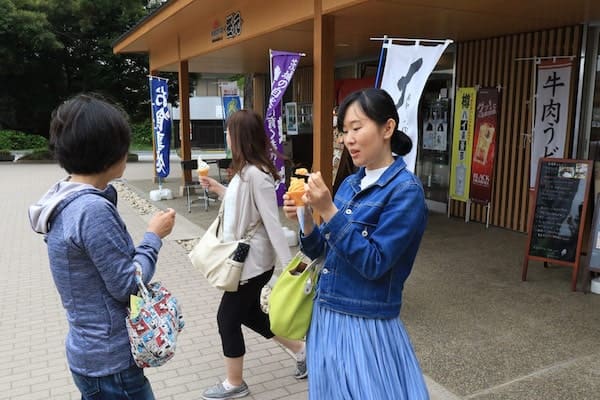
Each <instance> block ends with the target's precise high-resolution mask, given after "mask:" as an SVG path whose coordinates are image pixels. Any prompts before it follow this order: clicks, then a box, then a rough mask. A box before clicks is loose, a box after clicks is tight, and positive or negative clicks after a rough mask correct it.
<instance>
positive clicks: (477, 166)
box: [469, 88, 499, 204]
mask: <svg viewBox="0 0 600 400" xmlns="http://www.w3.org/2000/svg"><path fill="white" fill-rule="evenodd" d="M498 105H499V104H498V89H496V88H480V89H479V90H478V91H477V106H476V114H475V130H474V135H473V149H474V150H473V160H472V163H471V188H470V192H469V193H470V198H471V200H472V201H474V202H477V203H483V204H488V203H489V202H490V201H491V198H492V183H493V179H494V159H495V157H496V135H497V132H498V116H499V115H498Z"/></svg>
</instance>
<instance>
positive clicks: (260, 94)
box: [252, 75, 266, 118]
mask: <svg viewBox="0 0 600 400" xmlns="http://www.w3.org/2000/svg"><path fill="white" fill-rule="evenodd" d="M252 90H253V92H254V94H253V97H254V107H253V108H254V112H256V113H257V114H258V115H260V116H261V117H263V118H264V117H265V110H266V105H265V75H254V77H253V78H252Z"/></svg>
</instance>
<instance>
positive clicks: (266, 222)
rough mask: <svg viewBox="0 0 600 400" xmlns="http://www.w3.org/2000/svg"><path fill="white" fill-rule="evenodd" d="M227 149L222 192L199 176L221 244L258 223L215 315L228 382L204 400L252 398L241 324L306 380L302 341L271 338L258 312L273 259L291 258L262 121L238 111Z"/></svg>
mask: <svg viewBox="0 0 600 400" xmlns="http://www.w3.org/2000/svg"><path fill="white" fill-rule="evenodd" d="M227 146H228V147H229V148H230V149H231V152H232V164H231V168H232V169H233V178H232V179H231V181H230V182H229V186H228V187H225V186H223V185H221V184H220V183H219V182H217V181H216V180H214V179H212V178H209V177H200V182H201V183H202V186H203V187H204V188H206V189H208V190H209V191H211V192H213V193H216V194H218V195H219V197H220V198H221V199H222V200H223V204H224V213H223V240H224V241H230V240H238V239H240V238H241V237H243V235H244V233H245V232H246V230H247V229H248V227H249V226H252V225H253V224H255V223H257V222H258V221H261V224H260V226H259V227H258V230H257V231H256V233H255V234H254V236H252V239H251V240H250V251H249V253H248V257H247V258H246V261H245V263H244V269H243V271H242V277H241V280H240V286H239V288H238V291H237V292H224V293H223V297H222V298H221V304H220V305H219V311H218V313H217V322H218V326H219V334H220V336H221V343H222V346H223V353H224V355H225V368H226V373H227V378H226V379H225V381H223V382H221V383H219V384H217V385H215V386H213V387H210V388H208V389H206V390H205V391H204V393H203V394H202V397H203V398H204V399H207V400H208V399H229V398H239V397H244V396H246V395H248V394H249V393H250V391H249V389H248V385H246V383H245V382H244V380H243V377H242V375H243V368H244V354H245V352H246V349H245V345H244V337H243V335H242V329H241V326H242V324H243V325H245V326H247V327H248V328H250V329H252V330H253V331H255V332H257V333H258V334H260V335H262V336H263V337H265V338H267V339H270V338H273V339H275V340H276V341H278V342H279V343H281V344H283V345H284V346H285V347H287V348H288V349H290V350H291V351H293V352H294V353H295V354H296V372H295V377H296V378H297V379H302V378H305V377H306V375H307V373H306V363H305V351H304V342H302V341H297V340H288V339H284V338H280V337H277V336H274V334H273V333H272V332H271V329H270V324H269V316H268V315H267V314H265V313H263V312H262V310H261V308H260V291H261V289H262V287H263V286H264V285H265V284H266V283H267V282H268V281H269V279H271V276H272V275H273V270H274V267H275V258H276V257H277V258H278V259H279V261H280V262H281V263H282V265H286V264H287V263H288V262H289V261H290V259H291V254H290V250H289V247H288V244H287V240H286V238H285V234H284V232H283V229H282V227H281V224H280V222H279V211H278V207H277V199H276V196H275V181H277V180H279V178H280V177H279V174H278V172H277V170H276V169H275V166H274V165H273V163H272V161H271V154H273V152H275V150H274V149H273V146H272V145H271V143H270V142H269V140H268V138H267V135H266V134H265V130H264V124H263V121H262V118H261V117H260V116H259V115H257V114H256V113H254V112H252V111H248V110H240V111H237V112H235V113H234V114H232V115H231V116H230V117H229V119H228V120H227Z"/></svg>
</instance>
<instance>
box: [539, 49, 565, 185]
mask: <svg viewBox="0 0 600 400" xmlns="http://www.w3.org/2000/svg"><path fill="white" fill-rule="evenodd" d="M571 69H572V63H571V61H569V60H566V61H565V60H559V61H552V60H548V61H543V62H541V63H540V64H538V67H537V88H536V92H535V121H534V125H533V144H532V146H531V169H530V175H529V187H534V186H535V181H536V179H537V167H538V161H539V159H540V158H545V157H552V158H563V156H564V153H565V141H566V139H567V122H568V117H569V108H570V104H569V94H570V92H571Z"/></svg>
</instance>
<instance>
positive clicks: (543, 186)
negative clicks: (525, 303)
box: [522, 158, 592, 290]
mask: <svg viewBox="0 0 600 400" xmlns="http://www.w3.org/2000/svg"><path fill="white" fill-rule="evenodd" d="M591 177H592V162H591V161H584V160H568V159H556V158H543V159H541V160H540V164H539V167H538V177H537V183H536V186H535V195H534V204H533V206H534V208H533V213H532V215H530V219H529V229H528V231H529V236H528V244H527V253H526V255H525V261H524V264H523V276H522V279H523V280H525V279H526V277H527V264H528V261H529V260H537V261H543V262H546V263H553V264H558V265H565V266H571V267H573V281H572V289H573V290H575V287H576V283H577V271H578V266H579V258H580V252H581V240H582V236H583V225H584V224H583V221H585V214H586V209H587V203H588V194H589V189H590V182H591Z"/></svg>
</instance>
